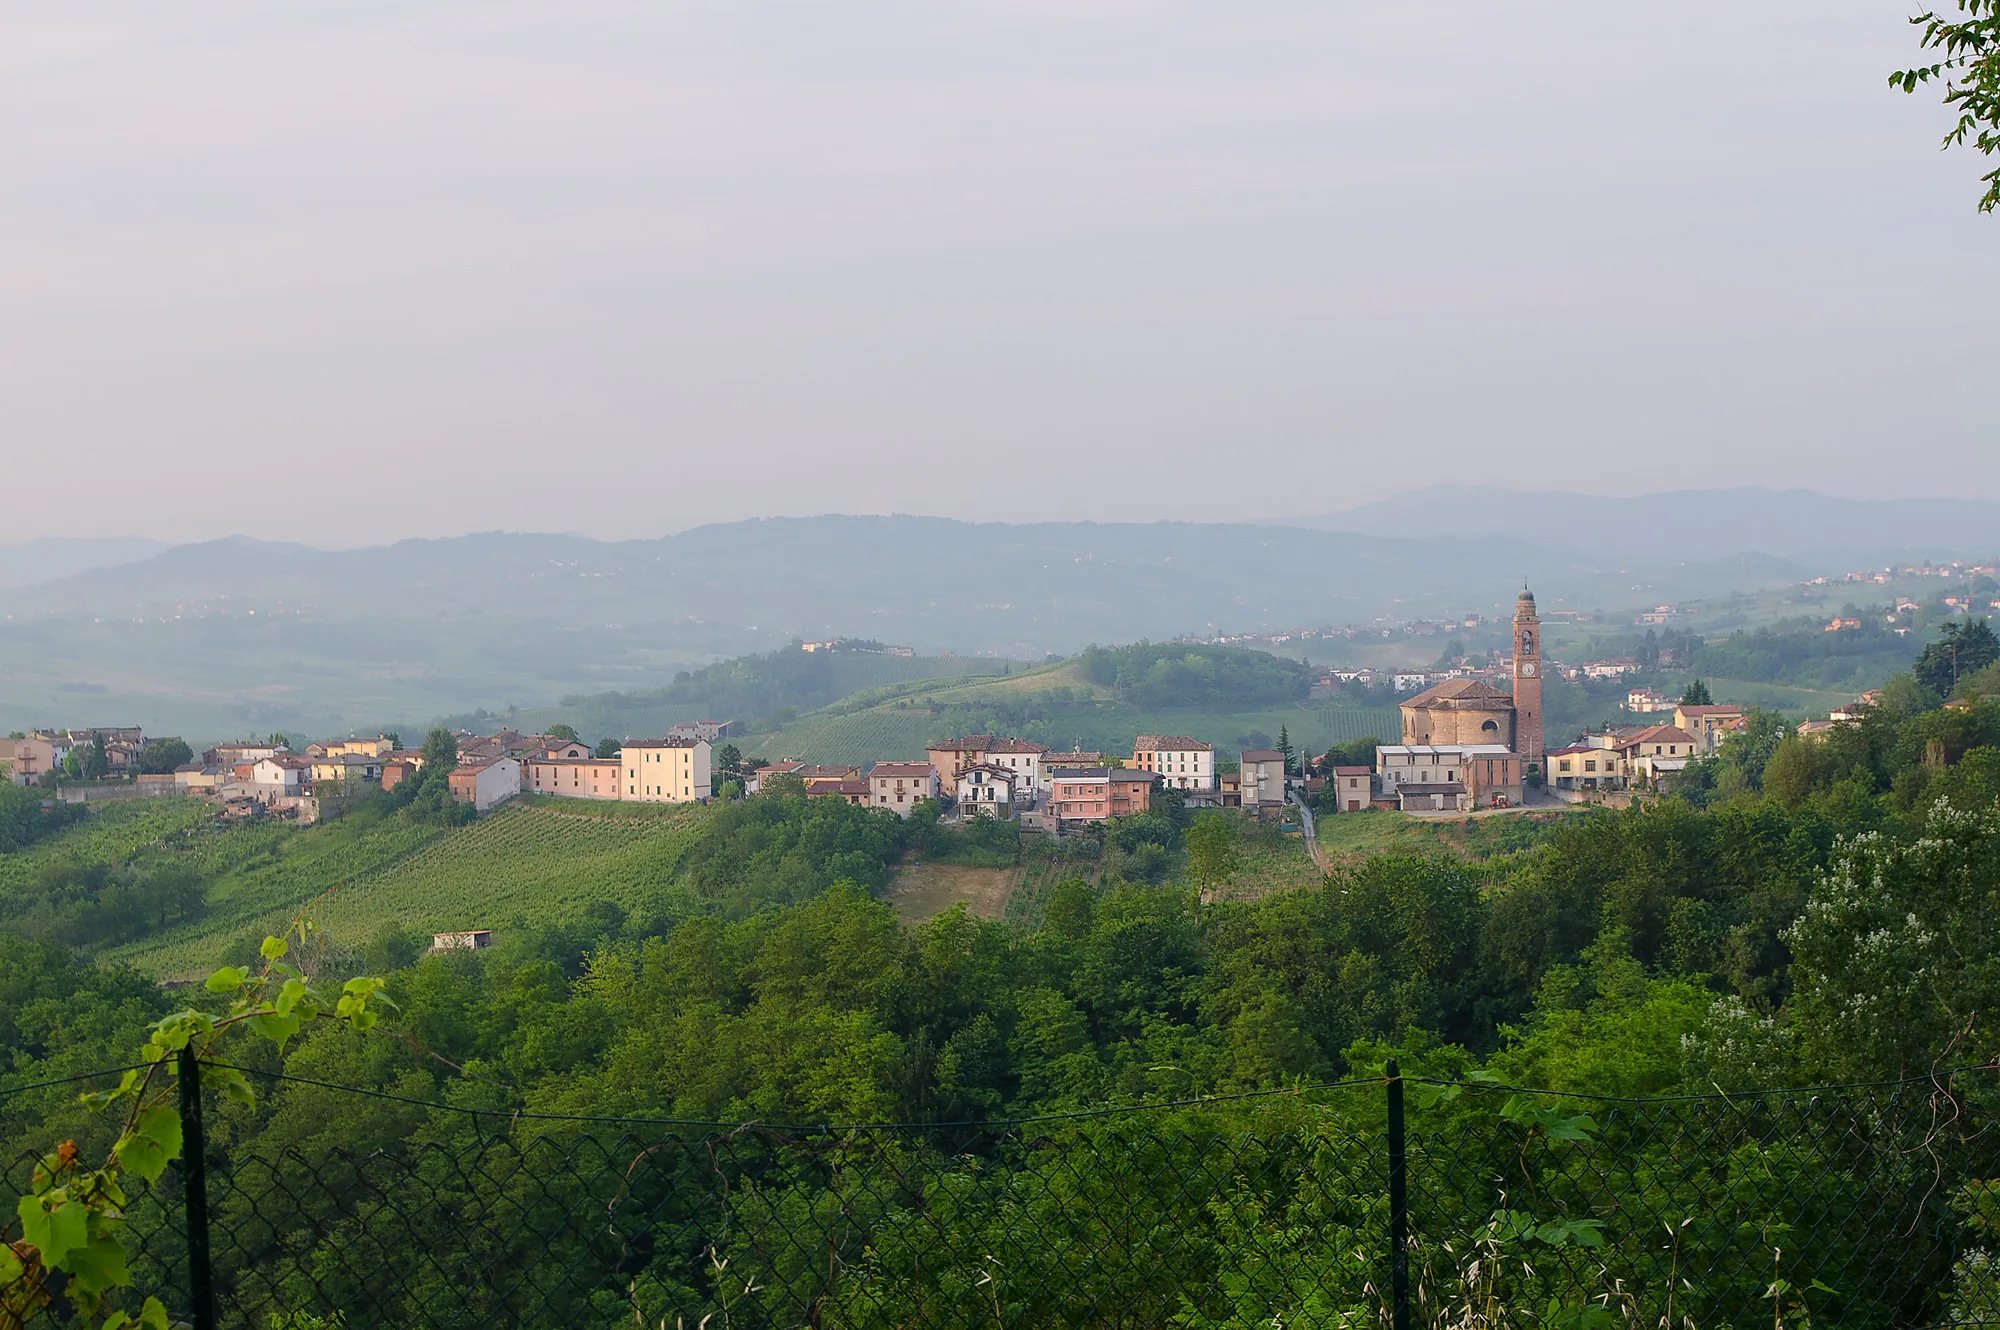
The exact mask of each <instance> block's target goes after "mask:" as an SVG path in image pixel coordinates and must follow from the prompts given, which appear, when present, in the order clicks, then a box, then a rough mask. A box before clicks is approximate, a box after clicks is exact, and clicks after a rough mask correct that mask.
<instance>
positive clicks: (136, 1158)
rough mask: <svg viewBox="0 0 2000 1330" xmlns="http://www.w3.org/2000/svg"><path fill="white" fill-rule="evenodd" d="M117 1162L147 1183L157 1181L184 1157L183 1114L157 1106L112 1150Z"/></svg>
mask: <svg viewBox="0 0 2000 1330" xmlns="http://www.w3.org/2000/svg"><path fill="white" fill-rule="evenodd" d="M111 1152H112V1153H113V1154H114V1155H116V1156H117V1157H118V1162H119V1163H120V1164H121V1165H123V1166H124V1167H126V1168H129V1169H131V1170H132V1171H133V1172H134V1173H137V1174H138V1175H139V1176H140V1177H142V1178H144V1179H145V1180H146V1181H148V1182H153V1181H155V1180H157V1179H158V1178H159V1176H160V1174H162V1173H164V1172H165V1171H166V1168H167V1165H168V1164H169V1163H170V1162H172V1161H173V1160H175V1159H178V1158H180V1154H181V1118H180V1114H178V1113H176V1112H174V1110H172V1109H171V1108H168V1107H167V1106H166V1105H165V1104H154V1105H153V1106H152V1107H151V1108H148V1109H146V1110H145V1111H144V1112H142V1113H141V1114H139V1118H138V1121H136V1122H134V1123H133V1124H132V1131H131V1133H130V1134H129V1135H127V1136H126V1137H125V1138H124V1139H123V1140H121V1141H119V1142H118V1144H117V1145H115V1146H113V1147H112V1151H111Z"/></svg>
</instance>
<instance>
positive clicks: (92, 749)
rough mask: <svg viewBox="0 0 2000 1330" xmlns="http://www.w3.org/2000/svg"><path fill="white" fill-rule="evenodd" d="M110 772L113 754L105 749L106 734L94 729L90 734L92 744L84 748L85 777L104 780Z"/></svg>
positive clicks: (86, 778)
mask: <svg viewBox="0 0 2000 1330" xmlns="http://www.w3.org/2000/svg"><path fill="white" fill-rule="evenodd" d="M110 774H111V754H110V753H109V752H107V751H105V747H104V735H103V733H102V732H101V731H98V730H93V731H91V734H90V746H89V747H88V748H86V749H84V750H83V778H84V779H85V780H103V779H104V778H105V777H106V776H108V775H110Z"/></svg>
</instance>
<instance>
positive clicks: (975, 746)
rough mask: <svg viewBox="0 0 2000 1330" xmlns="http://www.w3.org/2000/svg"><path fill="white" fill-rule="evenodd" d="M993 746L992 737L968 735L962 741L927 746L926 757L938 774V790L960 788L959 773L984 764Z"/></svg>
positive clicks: (945, 741) (925, 746)
mask: <svg viewBox="0 0 2000 1330" xmlns="http://www.w3.org/2000/svg"><path fill="white" fill-rule="evenodd" d="M992 746H993V736H992V735H990V734H968V735H966V736H965V737H963V738H960V739H940V740H938V741H937V742H936V743H930V744H925V745H924V755H925V756H926V757H928V758H929V759H930V764H931V770H932V771H935V772H936V773H937V778H938V788H939V789H944V790H951V789H956V788H958V773H959V772H961V771H964V770H965V769H966V768H968V767H976V766H978V765H979V764H980V763H981V762H984V761H985V760H986V750H987V749H989V748H991V747H992Z"/></svg>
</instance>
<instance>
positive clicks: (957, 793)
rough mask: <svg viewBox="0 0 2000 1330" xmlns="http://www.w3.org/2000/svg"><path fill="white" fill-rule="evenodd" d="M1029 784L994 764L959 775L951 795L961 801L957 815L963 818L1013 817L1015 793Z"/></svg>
mask: <svg viewBox="0 0 2000 1330" xmlns="http://www.w3.org/2000/svg"><path fill="white" fill-rule="evenodd" d="M1024 784H1026V781H1025V779H1024V778H1023V777H1021V776H1020V775H1018V774H1016V773H1015V772H1013V771H1011V770H1009V769H1008V768H1006V767H1002V766H996V765H994V764H993V763H991V762H982V763H980V764H979V765H978V766H973V767H967V768H966V769H965V770H964V771H961V772H959V773H958V781H957V783H956V784H955V786H954V787H953V790H952V795H953V797H954V798H955V799H956V800H957V801H958V815H959V816H960V817H961V818H964V817H1012V816H1014V814H1015V811H1016V807H1015V802H1016V801H1015V794H1016V791H1017V790H1018V789H1019V788H1020V787H1021V786H1022V785H1024Z"/></svg>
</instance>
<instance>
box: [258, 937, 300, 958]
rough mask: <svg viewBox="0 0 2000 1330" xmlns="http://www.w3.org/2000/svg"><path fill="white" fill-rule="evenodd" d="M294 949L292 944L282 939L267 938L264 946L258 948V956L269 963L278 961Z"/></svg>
mask: <svg viewBox="0 0 2000 1330" xmlns="http://www.w3.org/2000/svg"><path fill="white" fill-rule="evenodd" d="M291 949H292V947H291V944H290V943H289V942H286V941H285V939H283V938H281V937H267V938H265V939H264V945H263V946H261V947H259V948H257V954H258V955H259V956H262V957H263V958H264V959H265V960H267V961H274V960H277V959H278V958H279V957H280V956H283V955H284V954H285V953H286V952H288V951H290V950H291Z"/></svg>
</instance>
